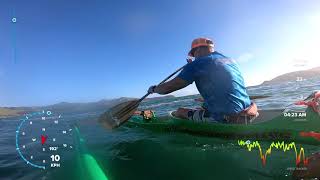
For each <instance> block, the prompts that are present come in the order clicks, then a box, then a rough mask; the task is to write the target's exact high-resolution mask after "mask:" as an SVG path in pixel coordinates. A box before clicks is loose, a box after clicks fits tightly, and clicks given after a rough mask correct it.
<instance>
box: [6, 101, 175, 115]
mask: <svg viewBox="0 0 320 180" xmlns="http://www.w3.org/2000/svg"><path fill="white" fill-rule="evenodd" d="M164 98H174V96H172V95H168V96H161V97H154V98H147V99H146V100H145V101H151V100H159V99H164ZM133 99H136V98H129V97H121V98H116V99H103V100H100V101H97V102H88V103H69V102H61V103H57V104H53V105H49V106H38V107H2V108H1V107H0V119H1V118H8V117H15V116H19V115H23V114H25V113H29V112H34V111H41V110H43V109H45V110H50V111H53V112H59V113H70V112H71V113H85V112H92V111H104V110H106V109H108V108H110V107H112V106H114V105H116V104H119V103H121V102H125V101H129V100H133Z"/></svg>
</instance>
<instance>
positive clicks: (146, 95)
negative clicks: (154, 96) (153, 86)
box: [137, 65, 186, 103]
mask: <svg viewBox="0 0 320 180" xmlns="http://www.w3.org/2000/svg"><path fill="white" fill-rule="evenodd" d="M185 66H186V65H184V66H182V67H181V68H179V69H177V70H176V71H175V72H174V73H172V74H170V76H168V77H167V78H165V79H164V80H163V81H161V82H160V83H159V84H158V86H159V85H160V84H163V83H165V82H166V81H167V80H168V79H170V78H171V77H172V76H174V75H175V74H177V73H178V72H179V71H181V70H182V69H183V68H184V67H185ZM150 94H151V93H149V92H148V93H147V94H145V95H144V96H142V98H140V99H139V100H138V101H137V103H140V102H141V101H143V100H144V99H145V98H146V97H148V96H149V95H150Z"/></svg>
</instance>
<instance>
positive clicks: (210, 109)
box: [148, 38, 258, 123]
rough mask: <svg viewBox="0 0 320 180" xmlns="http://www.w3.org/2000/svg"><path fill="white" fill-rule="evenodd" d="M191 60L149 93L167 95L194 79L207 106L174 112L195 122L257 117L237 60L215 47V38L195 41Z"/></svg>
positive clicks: (153, 87) (177, 115) (152, 87)
mask: <svg viewBox="0 0 320 180" xmlns="http://www.w3.org/2000/svg"><path fill="white" fill-rule="evenodd" d="M189 56H192V57H194V58H195V59H194V61H192V62H189V63H188V64H187V65H186V66H185V67H184V68H183V70H182V71H181V72H180V74H179V75H178V76H177V77H175V78H174V79H172V80H170V81H168V82H165V83H163V84H160V85H158V86H151V87H150V88H149V90H148V92H149V93H158V94H161V95H163V94H168V93H171V92H174V91H177V90H179V89H182V88H184V87H186V86H188V85H190V84H192V83H193V82H195V84H196V86H197V89H198V91H199V92H200V94H201V96H202V97H203V99H204V108H202V109H188V108H179V109H178V110H177V111H175V112H173V115H174V116H176V117H179V118H182V119H189V120H193V121H195V122H224V123H247V122H248V121H251V120H253V119H254V118H255V117H257V115H258V112H257V106H256V105H255V104H254V103H251V101H250V98H249V96H248V94H247V91H246V87H245V85H244V80H243V77H242V74H241V72H240V70H239V68H238V65H237V64H236V62H235V61H234V60H232V59H230V58H228V57H226V56H224V55H222V54H221V53H219V52H216V51H215V50H214V44H213V41H212V40H210V39H208V38H197V39H195V40H193V41H192V45H191V50H190V52H189Z"/></svg>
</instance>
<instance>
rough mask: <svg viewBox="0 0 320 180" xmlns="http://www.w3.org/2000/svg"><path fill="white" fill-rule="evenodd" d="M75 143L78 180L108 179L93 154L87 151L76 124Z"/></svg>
mask: <svg viewBox="0 0 320 180" xmlns="http://www.w3.org/2000/svg"><path fill="white" fill-rule="evenodd" d="M74 134H75V142H76V143H75V145H76V150H77V152H78V158H77V165H79V167H77V168H78V169H79V171H78V172H79V177H78V178H77V179H80V180H82V179H83V180H108V178H107V176H106V174H105V173H104V171H103V170H102V168H101V167H100V166H99V164H98V162H97V161H96V159H95V158H94V156H93V155H92V154H91V153H90V152H89V150H88V149H87V148H86V145H85V139H84V138H83V137H82V135H81V133H80V130H79V128H78V127H77V126H75V128H74Z"/></svg>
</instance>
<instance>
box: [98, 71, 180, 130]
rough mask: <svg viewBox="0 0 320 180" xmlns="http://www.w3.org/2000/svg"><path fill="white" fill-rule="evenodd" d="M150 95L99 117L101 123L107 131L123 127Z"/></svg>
mask: <svg viewBox="0 0 320 180" xmlns="http://www.w3.org/2000/svg"><path fill="white" fill-rule="evenodd" d="M184 67H185V65H184V66H182V67H181V68H179V69H178V70H176V71H175V72H174V73H172V74H171V75H170V76H168V77H167V78H166V79H164V80H163V81H161V82H160V83H159V84H158V85H160V84H162V83H164V82H166V81H167V80H168V79H170V78H171V77H172V76H174V75H175V74H177V73H178V72H179V71H181V70H182V69H183V68H184ZM150 94H151V93H150V92H148V93H147V94H146V95H144V96H143V97H141V98H140V99H136V100H131V101H127V102H123V103H120V104H118V105H116V106H114V107H112V108H110V109H109V110H108V111H106V112H105V113H103V114H102V115H101V116H100V117H99V122H100V123H101V124H102V125H103V126H104V127H105V128H107V129H114V128H117V127H119V126H121V125H122V124H123V123H125V122H126V121H128V120H129V119H130V118H131V116H132V115H133V114H134V112H135V111H136V110H137V108H138V106H139V104H140V103H141V102H142V101H143V100H144V99H145V98H146V97H147V96H149V95H150Z"/></svg>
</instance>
